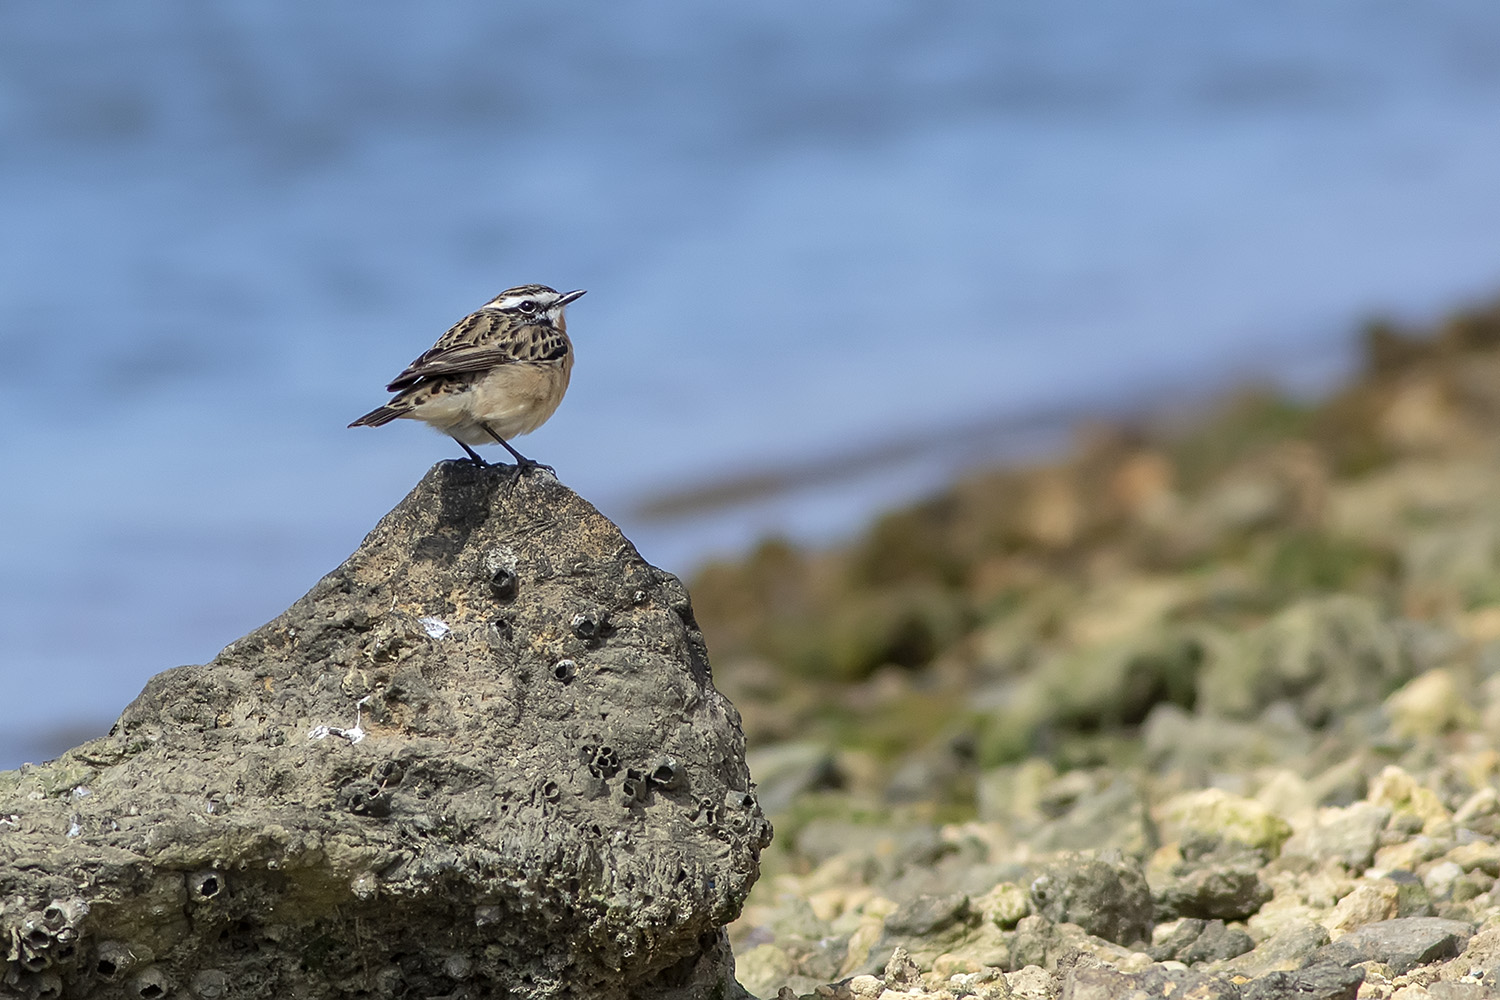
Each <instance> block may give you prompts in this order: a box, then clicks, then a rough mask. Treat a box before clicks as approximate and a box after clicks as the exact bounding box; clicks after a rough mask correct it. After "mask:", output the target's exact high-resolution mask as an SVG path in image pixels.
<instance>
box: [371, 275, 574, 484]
mask: <svg viewBox="0 0 1500 1000" xmlns="http://www.w3.org/2000/svg"><path fill="white" fill-rule="evenodd" d="M583 292H584V290H583V289H581V288H580V289H579V290H578V291H576V292H568V293H566V294H564V293H562V292H559V291H557V290H556V289H552V288H548V287H547V286H546V285H517V286H516V287H515V288H507V289H506V290H505V291H503V292H501V293H500V294H499V295H497V296H495V297H494V298H493V299H491V300H490V301H488V302H486V303H485V304H484V305H482V306H480V307H479V310H478V311H477V312H473V313H470V314H469V315H467V316H465V317H464V318H463V319H461V320H459V321H458V322H457V323H455V324H454V325H453V327H452V328H451V329H450V330H449V331H448V332H447V333H445V334H443V335H442V336H441V337H439V338H438V342H437V343H436V344H434V345H432V349H431V350H430V351H428V352H427V353H425V354H423V355H422V356H421V357H419V358H417V360H415V361H413V362H412V363H411V364H409V365H407V366H406V369H405V370H404V371H402V372H401V374H400V375H397V376H396V377H395V378H393V379H391V382H390V384H389V385H387V386H386V387H385V388H386V391H387V392H394V393H395V394H396V395H395V397H394V398H393V399H391V401H390V402H389V403H386V404H385V405H384V406H382V407H379V408H377V409H374V410H371V411H370V412H369V413H366V414H365V415H364V416H362V417H360V418H359V419H358V420H356V421H354V423H352V424H350V425H349V426H350V427H379V426H381V425H383V424H388V423H390V422H391V421H392V420H395V419H396V418H397V417H411V418H413V419H416V420H421V421H423V422H425V423H428V424H431V425H432V426H433V427H435V428H437V429H438V430H440V431H442V432H443V433H444V434H447V435H448V436H450V437H452V438H453V440H455V441H457V442H458V443H459V446H460V447H462V448H463V450H464V451H465V452H467V453H468V455H469V458H471V459H472V460H473V461H474V463H475V464H476V465H486V464H488V463H486V462H485V460H484V459H482V458H480V457H479V453H478V452H476V451H475V450H474V449H473V448H471V447H470V445H476V444H489V443H490V442H491V441H496V442H498V443H499V444H501V445H503V446H504V447H505V450H506V451H508V452H510V453H511V454H512V455H514V456H515V458H516V475H517V476H520V475H522V474H523V473H528V472H530V471H531V470H532V469H535V468H538V467H540V468H545V469H550V468H551V466H539V464H538V463H536V462H533V461H532V460H531V459H529V458H527V457H526V456H525V455H522V454H521V453H520V452H519V451H516V449H515V448H512V447H511V445H510V438H513V437H515V436H516V435H518V434H530V433H531V432H532V431H534V430H536V429H537V428H538V427H540V426H542V424H544V423H546V422H547V418H548V417H550V416H552V413H553V411H555V410H556V409H557V404H558V403H561V402H562V398H563V393H565V392H567V391H568V376H569V375H571V374H572V372H573V343H572V341H570V340H568V325H567V321H566V320H565V319H564V318H563V309H564V308H565V307H566V306H567V305H568V303H569V302H572V301H573V300H574V299H576V298H578V297H579V296H581V295H582V294H583Z"/></svg>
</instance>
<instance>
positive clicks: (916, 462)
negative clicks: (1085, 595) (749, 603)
mask: <svg viewBox="0 0 1500 1000" xmlns="http://www.w3.org/2000/svg"><path fill="white" fill-rule="evenodd" d="M1497 190H1500V4H1495V3H1494V2H1493V0H1427V2H1423V3H1397V2H1378V0H1358V2H1355V0H1347V2H1334V0H1330V2H1327V3H1315V4H1314V3H1307V2H1305V0H1261V2H1257V3H1253V4H1251V3H1244V4H1231V3H1227V2H1223V3H1221V2H1204V0H1138V2H1135V3H1131V4H1115V3H1109V2H1106V0H1092V2H1058V0H1006V2H1004V3H999V2H995V0H974V2H953V0H931V2H924V3H906V4H898V3H870V2H868V0H825V2H821V3H816V4H808V3H804V2H790V0H768V2H762V3H758V4H754V5H749V4H745V5H728V4H702V3H694V2H687V0H647V2H641V3H635V4H603V3H584V2H577V0H573V2H569V0H561V2H549V3H542V2H537V0H518V2H510V3H505V4H494V3H488V2H482V0H454V2H445V3H439V4H427V5H412V4H397V3H392V2H384V0H376V2H371V0H365V2H361V3H358V4H355V3H350V2H329V3H323V4H307V3H300V2H291V0H221V2H218V3H213V4H205V3H200V2H188V0H164V2H159V3H150V4H141V3H125V2H123V0H100V2H91V3H88V4H69V5H58V4H46V3H41V2H16V3H8V4H4V5H0V212H3V214H0V219H3V222H0V359H3V360H0V371H3V372H4V374H5V380H4V391H3V392H0V469H3V471H0V692H3V693H0V767H3V766H13V765H15V764H16V763H18V762H20V761H22V760H27V759H39V758H40V757H43V756H46V755H48V754H50V753H54V752H56V751H57V750H58V749H60V748H61V747H62V746H66V745H67V743H68V742H69V741H72V740H74V739H78V738H82V737H83V736H85V735H89V734H92V733H98V732H102V731H103V730H104V729H106V728H107V727H108V725H109V722H110V721H111V719H112V718H113V717H114V716H115V715H116V714H117V713H118V711H119V709H120V708H121V707H122V706H123V705H124V704H125V703H126V702H128V701H129V700H130V699H131V698H133V697H134V696H135V694H136V693H137V692H138V691H139V690H140V688H141V686H142V684H143V683H144V682H145V680H146V679H147V677H149V676H150V675H151V674H152V673H155V672H156V671H158V670H161V669H164V668H166V667H169V666H173V665H176V664H182V663H200V662H204V661H206V660H208V659H209V658H211V657H212V656H213V655H214V654H215V652H216V651H217V650H218V649H219V648H220V647H222V646H223V645H224V644H226V643H227V642H229V641H231V640H232V639H234V638H236V637H237V636H239V635H241V634H243V633H244V632H246V631H248V630H249V629H251V628H253V627H255V626H257V625H259V624H261V623H262V622H264V621H266V620H267V619H269V618H271V617H273V616H274V615H276V614H277V613H279V612H280V611H281V610H282V609H283V608H284V607H285V606H286V605H288V604H289V603H290V602H291V601H293V600H295V599H296V598H297V597H298V596H300V595H301V594H302V593H303V592H304V591H305V590H307V589H308V587H310V586H311V584H312V583H313V582H314V581H315V580H316V579H317V578H318V577H319V576H320V575H321V574H323V573H324V572H326V571H327V570H329V569H331V568H333V567H334V566H335V565H337V564H338V562H339V561H340V560H342V559H343V558H344V557H345V556H346V555H347V554H348V553H349V552H350V551H352V550H353V549H354V548H355V546H356V545H358V543H359V541H360V539H361V537H362V536H363V534H364V533H365V532H366V531H367V530H368V529H369V528H370V527H371V526H372V525H373V524H374V523H375V521H376V519H377V518H378V517H379V516H380V515H381V514H383V513H384V512H385V511H386V510H388V509H389V508H390V507H391V506H392V505H393V504H395V503H396V502H397V501H398V500H399V499H400V498H401V497H402V496H403V495H404V494H405V492H406V491H407V490H408V489H409V488H410V487H411V486H412V484H413V483H415V481H416V480H417V479H418V478H419V477H420V476H421V475H422V474H423V473H424V472H425V471H426V470H427V468H428V467H429V466H430V465H431V464H432V463H433V462H435V461H437V460H439V459H442V458H445V457H453V456H455V455H456V454H457V449H456V447H455V446H453V445H452V444H451V443H450V442H448V441H446V440H445V439H444V438H442V437H440V436H438V435H436V434H433V433H432V432H430V431H428V430H427V429H425V428H423V427H420V426H417V425H407V424H405V423H403V424H401V425H399V426H391V427H386V428H383V429H380V430H378V431H372V430H368V429H360V430H346V429H345V426H344V425H345V424H347V423H348V422H349V420H350V419H352V418H353V417H355V416H357V415H359V414H360V413H363V412H364V411H365V410H367V409H370V408H371V407H373V406H375V405H377V404H378V403H379V402H381V401H382V400H383V398H384V393H383V392H382V390H381V387H382V386H383V384H384V383H385V381H386V380H387V379H389V378H390V377H391V376H392V375H394V374H395V373H396V372H397V371H399V370H400V369H401V368H402V367H403V366H404V365H405V364H406V363H407V362H408V361H410V360H411V359H412V358H413V357H415V356H416V355H417V354H418V353H420V352H421V351H422V350H424V349H425V348H427V347H428V346H429V345H430V344H431V342H432V341H433V340H434V339H436V337H437V336H438V335H439V334H441V333H442V332H443V330H444V329H445V328H446V327H447V326H448V325H449V324H450V323H452V322H454V321H455V320H457V319H458V318H460V317H461V316H463V315H464V314H465V313H467V312H468V311H470V310H472V309H473V308H475V307H477V306H478V305H479V304H481V303H482V302H484V301H485V300H487V299H488V298H490V297H491V296H493V295H494V294H495V293H497V292H498V291H500V290H501V289H503V288H505V287H507V286H509V285H513V284H518V283H522V282H529V281H541V282H544V283H547V284H551V285H553V286H554V287H557V288H562V289H568V288H578V287H582V288H587V289H588V290H589V293H588V295H587V296H585V297H584V298H583V299H581V300H580V301H579V302H578V303H576V304H575V305H574V306H573V307H571V309H570V313H569V319H570V330H571V332H572V334H573V337H574V341H575V344H576V349H577V353H578V364H577V369H576V372H575V375H574V379H573V386H572V389H571V391H570V393H569V395H568V398H567V400H566V402H565V403H564V405H563V407H562V409H561V410H560V411H559V413H558V414H557V416H556V417H555V418H554V419H553V420H552V421H551V422H550V423H549V424H548V425H547V426H546V427H545V428H543V429H542V430H540V431H539V432H537V433H536V434H535V435H533V436H532V437H529V438H526V439H523V440H522V441H520V442H518V444H519V445H520V446H521V448H522V450H523V451H525V452H526V453H527V454H529V455H532V456H534V457H536V458H538V459H539V460H542V461H545V462H548V463H550V464H552V465H554V466H555V467H556V468H557V470H558V473H559V475H560V476H561V477H562V479H563V480H564V481H565V482H566V483H568V484H569V485H571V486H573V487H575V488H577V489H578V490H580V491H581V492H582V493H584V495H586V496H588V497H589V498H590V499H592V500H593V501H594V502H595V503H596V504H597V505H598V506H599V507H600V508H601V509H602V510H603V511H604V512H605V513H606V514H609V515H610V516H612V517H615V518H616V519H617V520H619V521H620V522H621V523H622V525H623V526H624V527H625V528H626V530H627V532H628V533H629V534H630V535H631V536H632V538H634V539H635V540H636V541H637V542H638V544H639V545H640V547H641V549H642V550H643V552H644V553H645V555H646V556H647V557H648V558H650V559H652V560H653V561H656V562H658V563H660V564H663V565H666V566H667V567H669V568H671V569H674V570H676V571H679V572H684V573H686V572H688V571H690V570H691V569H692V567H693V566H694V565H696V564H697V563H698V562H700V561H701V560H702V559H704V558H706V557H708V556H709V555H711V554H713V553H716V552H733V551H736V550H737V549H739V548H741V547H743V546H745V545H747V544H750V543H751V542H753V540H754V539H756V538H757V537H760V536H761V535H763V534H766V533H771V532H780V533H785V534H789V535H792V536H794V537H798V538H804V539H809V540H813V541H819V540H827V539H831V538H836V537H838V536H839V535H840V534H841V533H847V532H849V531H852V530H854V528H855V526H857V524H858V523H859V521H860V519H861V518H862V517H864V516H866V515H867V514H868V513H869V512H870V511H871V510H872V509H874V508H876V507H877V506H879V505H881V504H884V503H888V502H891V501H894V500H897V499H901V498H905V497H910V496H912V495H915V494H917V493H920V492H921V491H923V490H926V489H930V488H933V487H934V486H935V485H936V484H937V483H938V482H940V481H941V479H942V478H943V477H944V476H947V475H949V474H951V473H952V471H953V470H954V469H955V468H957V467H958V466H960V465H962V464H963V463H964V462H967V461H973V460H976V459H978V458H982V457H984V456H986V455H989V454H992V453H993V454H998V453H1003V452H1004V451H1005V450H1006V449H1007V448H1008V447H1022V446H1024V443H1025V441H1027V440H1033V443H1034V438H1035V435H1034V433H1033V432H1035V431H1036V429H1037V427H1038V426H1040V425H1039V424H1038V415H1044V416H1045V417H1046V419H1045V420H1042V421H1041V424H1046V423H1047V422H1048V421H1051V423H1052V424H1053V425H1056V426H1060V425H1061V424H1063V423H1065V422H1066V421H1067V420H1068V419H1070V418H1071V416H1072V415H1078V414H1086V413H1090V412H1097V411H1110V410H1112V409H1115V408H1119V407H1131V406H1138V405H1141V404H1143V403H1147V404H1161V403H1170V402H1172V401H1174V400H1177V399H1180V398H1189V397H1193V396H1197V395H1201V394H1202V393H1204V392H1205V391H1208V390H1209V389H1211V388H1212V387H1215V386H1221V385H1224V384H1228V383H1229V382H1232V381H1233V380H1235V379H1237V378H1244V377H1257V378H1268V379H1275V380H1280V381H1283V382H1285V383H1286V384H1288V385H1292V386H1296V387H1300V388H1304V389H1310V390H1316V389H1317V388H1318V387H1319V386H1321V385H1326V384H1327V383H1328V381H1329V380H1331V379H1334V378H1336V377H1337V376H1338V374H1339V373H1340V371H1341V370H1343V369H1344V368H1345V367H1346V366H1347V365H1348V364H1349V359H1350V356H1351V355H1350V352H1351V348H1350V345H1351V342H1352V336H1353V332H1354V331H1355V329H1356V328H1357V326H1358V324H1359V323H1360V322H1361V321H1362V320H1364V319H1366V318H1368V317H1370V316H1374V315H1391V316H1397V317H1406V318H1411V319H1421V318H1425V317H1430V316H1433V315H1436V314H1439V313H1440V312H1441V311H1443V310H1444V309H1446V308H1448V307H1450V306H1454V305H1458V304H1461V303H1463V302H1465V301H1471V300H1474V299H1478V298H1484V297H1488V296H1490V295H1492V294H1495V293H1496V292H1497V291H1500V197H1497ZM1007 421H1012V422H1013V423H1014V427H1015V428H1016V429H1017V433H1016V434H1015V435H1013V436H1008V434H1007V432H1006V431H1005V428H1006V427H1007V426H1009V425H1008V424H1007ZM975 427H981V428H989V430H985V431H983V432H982V433H978V434H977V435H976V434H975V433H973V432H972V431H973V428H975ZM963 428H969V433H967V434H960V433H959V430H958V429H963ZM1028 428H1029V430H1027V429H1028ZM1027 434H1032V438H1028V437H1027ZM960 437H961V438H963V440H962V441H958V440H957V439H958V438H960ZM883 442H892V443H893V445H892V448H891V454H892V460H891V461H890V462H889V463H888V464H885V465H882V464H880V463H879V462H876V463H874V464H871V463H865V464H864V465H862V466H861V468H862V469H863V471H862V472H861V474H860V475H858V476H849V477H843V478H839V477H833V478H831V479H829V478H825V479H823V480H821V481H820V482H819V484H818V485H817V486H816V488H810V489H806V490H793V491H787V492H781V493H778V494H776V495H774V496H772V497H769V498H765V499H762V500H760V501H759V502H756V503H753V504H748V505H741V506H739V507H735V508H733V509H727V510H721V511H717V512H713V513H710V514H704V515H700V516H697V517H694V518H681V517H679V518H675V519H666V520H662V519H651V518H648V517H646V516H645V514H644V513H643V511H642V504H643V503H644V502H645V501H647V500H648V499H650V498H653V497H658V496H660V495H662V494H665V493H670V492H671V491H673V490H675V489H678V488H680V487H683V486H690V485H693V484H698V483H703V482H712V481H714V480H715V479H716V478H718V477H725V476H735V475H739V474H742V473H744V472H746V471H747V470H771V471H776V470H785V469H794V470H797V469H800V470H810V469H817V468H818V467H820V465H822V464H823V463H824V462H827V463H829V464H830V465H836V464H837V462H838V461H839V459H840V457H841V456H847V455H849V454H851V453H858V454H862V455H866V456H868V455H877V456H878V454H879V451H880V449H881V447H882V443H883ZM913 442H917V443H918V444H919V445H920V444H921V442H927V443H928V444H930V447H925V448H924V447H920V446H919V447H915V448H914V447H911V445H912V443H913ZM896 444H901V445H902V447H899V448H898V447H895V445H896ZM956 444H957V445H961V447H960V446H956Z"/></svg>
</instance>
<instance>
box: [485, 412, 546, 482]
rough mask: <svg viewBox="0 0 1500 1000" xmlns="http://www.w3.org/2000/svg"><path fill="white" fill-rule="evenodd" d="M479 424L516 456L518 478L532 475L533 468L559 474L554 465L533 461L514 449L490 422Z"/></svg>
mask: <svg viewBox="0 0 1500 1000" xmlns="http://www.w3.org/2000/svg"><path fill="white" fill-rule="evenodd" d="M479 426H480V427H483V428H484V432H485V433H486V434H488V435H489V436H490V437H492V438H494V439H495V441H496V443H498V444H499V445H500V446H501V447H502V448H504V449H505V450H506V451H508V452H510V453H511V454H512V455H514V456H515V459H516V478H517V479H519V478H520V477H522V476H528V475H530V474H531V470H532V469H546V470H547V471H548V472H550V473H552V474H553V475H554V476H555V475H557V470H556V469H554V468H553V467H552V466H550V465H543V464H542V463H541V462H533V461H532V460H531V459H529V458H527V457H526V456H525V455H523V454H521V453H520V452H519V451H516V449H514V448H512V447H511V446H510V442H509V441H507V440H505V438H503V437H501V436H500V435H499V434H496V433H495V430H494V428H493V427H491V426H490V425H489V424H480V425H479Z"/></svg>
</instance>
